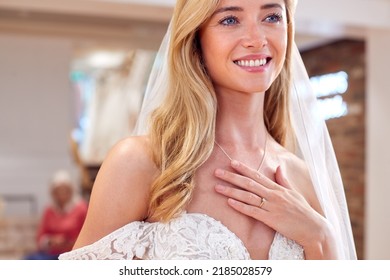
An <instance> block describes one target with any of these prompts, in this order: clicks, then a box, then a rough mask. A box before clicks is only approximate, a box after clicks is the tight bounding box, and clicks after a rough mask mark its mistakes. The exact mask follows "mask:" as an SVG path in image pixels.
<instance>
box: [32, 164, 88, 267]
mask: <svg viewBox="0 0 390 280" xmlns="http://www.w3.org/2000/svg"><path fill="white" fill-rule="evenodd" d="M50 194H51V199H52V203H51V204H50V205H48V206H47V207H46V209H45V211H44V212H43V216H42V220H41V221H40V224H39V228H38V232H37V243H38V244H37V245H38V250H37V252H34V253H32V254H30V255H28V256H26V258H25V259H27V260H56V259H58V256H59V255H60V254H61V253H63V252H67V251H69V250H70V249H72V247H73V245H74V243H75V241H76V238H77V236H78V235H79V232H80V230H81V227H82V225H83V223H84V220H85V217H86V214H87V203H86V202H85V201H84V200H83V199H79V198H78V197H77V196H76V195H75V189H74V185H73V183H72V180H71V177H70V175H69V173H68V172H66V171H64V170H60V171H57V172H56V173H55V174H54V176H53V179H52V181H51V183H50Z"/></svg>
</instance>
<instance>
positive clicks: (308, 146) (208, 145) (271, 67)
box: [60, 0, 356, 259]
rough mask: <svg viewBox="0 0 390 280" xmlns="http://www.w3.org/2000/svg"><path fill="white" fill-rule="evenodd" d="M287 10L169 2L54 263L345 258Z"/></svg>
mask: <svg viewBox="0 0 390 280" xmlns="http://www.w3.org/2000/svg"><path fill="white" fill-rule="evenodd" d="M295 4H296V3H295V1H294V0H207V1H195V0H178V1H177V3H176V7H175V11H174V15H173V19H172V22H171V25H170V27H169V30H168V33H167V36H166V38H165V41H164V42H163V45H162V47H161V49H160V53H159V57H158V60H157V62H156V65H155V67H154V70H153V72H152V75H151V78H150V81H149V87H148V89H147V93H146V97H145V100H144V105H143V109H142V111H141V115H140V119H139V121H138V129H137V133H136V134H137V135H138V136H133V137H130V138H128V139H125V140H123V141H121V142H120V143H118V144H117V145H116V146H115V147H113V149H112V150H111V152H110V153H109V155H108V156H107V158H106V159H105V161H104V163H103V165H102V167H101V169H100V171H99V174H98V176H97V179H96V182H95V185H94V187H93V192H92V195H91V201H90V206H89V210H88V215H87V218H86V221H85V223H84V226H83V229H82V231H81V233H80V235H79V237H78V240H77V242H76V244H75V247H74V248H73V251H71V252H68V253H65V254H63V255H61V256H60V259H339V258H342V259H351V258H352V259H353V258H356V256H355V249H354V244H353V239H352V234H351V229H350V222H349V217H348V213H347V208H346V203H345V197H344V194H343V189H342V183H341V179H340V176H339V171H338V167H337V163H336V161H335V157H334V153H333V149H332V147H331V144H330V140H329V136H328V134H327V130H326V127H325V125H324V122H323V121H322V120H320V119H319V117H318V116H316V115H313V114H314V113H315V110H314V109H313V108H315V102H314V101H313V100H314V97H313V96H312V95H311V94H310V90H308V89H309V88H308V87H306V83H307V76H305V72H304V71H303V72H301V71H302V70H304V68H303V65H302V64H294V65H293V63H299V62H300V60H299V59H300V57H299V53H298V52H297V50H296V49H295V45H294V43H293V42H294V38H293V13H294V10H295ZM292 85H293V86H292ZM149 116H150V117H149Z"/></svg>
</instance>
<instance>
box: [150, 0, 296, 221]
mask: <svg viewBox="0 0 390 280" xmlns="http://www.w3.org/2000/svg"><path fill="white" fill-rule="evenodd" d="M294 1H295V0H285V3H286V7H287V16H288V26H289V27H288V39H289V40H288V42H289V44H288V49H287V55H286V61H285V63H284V66H283V69H282V71H281V73H280V75H279V76H278V77H277V79H276V80H275V82H274V83H273V84H272V85H271V87H270V88H269V89H268V91H267V92H266V96H265V103H264V106H265V108H264V118H265V124H266V127H267V129H268V130H269V133H270V134H271V135H272V136H273V137H274V139H275V140H276V141H278V142H279V143H280V144H282V145H284V144H285V141H286V135H287V133H288V130H289V129H290V128H291V124H290V121H289V110H288V106H289V105H288V91H289V83H290V82H289V81H290V76H291V74H290V60H291V58H290V57H291V45H292V41H293V37H292V36H293V26H292V24H291V23H292V21H291V19H292V13H293V7H294V5H293V2H294ZM219 2H220V1H219V0H204V1H198V0H197V1H194V0H178V1H177V3H176V7H175V10H174V14H173V18H172V22H171V28H172V30H171V32H172V33H171V42H170V45H169V55H168V63H169V66H170V67H169V80H168V81H167V82H168V89H167V95H166V98H165V99H164V101H163V102H162V104H161V106H159V107H158V108H157V109H156V110H155V111H154V112H153V113H152V115H151V123H150V124H151V127H150V139H151V144H152V147H153V160H154V162H155V163H156V165H157V167H158V168H159V169H160V171H161V173H160V175H159V176H158V177H157V178H156V179H155V180H154V182H153V184H152V186H151V196H150V204H149V214H148V218H149V219H151V220H158V221H168V220H170V219H171V218H173V217H174V216H175V215H177V214H179V213H180V212H181V210H182V209H184V208H185V206H186V205H187V204H188V202H189V201H190V199H191V197H192V193H193V189H194V182H193V179H194V174H195V172H196V170H197V169H198V168H199V167H200V166H201V165H202V164H203V163H204V162H205V161H206V160H207V159H208V158H209V156H210V155H211V152H212V150H213V147H214V140H215V122H216V112H217V99H216V94H215V91H214V88H213V85H212V81H211V80H210V78H209V76H208V75H207V72H206V70H205V68H204V66H203V64H202V55H201V50H200V44H199V41H198V38H197V33H198V31H199V29H200V27H201V26H202V25H203V24H204V23H205V22H206V21H207V20H208V19H209V18H210V17H211V16H212V14H213V13H214V11H215V10H216V9H217V6H218V4H219Z"/></svg>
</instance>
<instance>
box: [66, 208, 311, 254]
mask: <svg viewBox="0 0 390 280" xmlns="http://www.w3.org/2000/svg"><path fill="white" fill-rule="evenodd" d="M134 258H138V259H143V260H180V259H182V260H190V259H192V260H240V259H241V260H249V259H250V255H249V253H248V250H247V249H246V248H245V246H244V243H243V242H242V241H241V240H240V239H239V238H238V237H237V236H236V235H235V234H234V233H233V232H231V231H230V230H229V229H228V228H227V227H226V226H224V225H223V224H222V223H221V222H219V221H217V220H215V219H213V218H211V217H210V216H207V215H205V214H199V213H182V214H181V215H180V216H179V217H177V218H174V219H172V220H171V221H169V222H168V223H159V222H156V223H148V222H138V221H137V222H131V223H129V224H127V225H125V226H123V227H121V228H119V229H118V230H116V231H114V232H112V233H110V234H109V235H107V236H105V237H103V238H102V239H100V240H98V241H96V242H95V243H93V244H91V245H88V246H85V247H82V248H79V249H76V250H73V251H71V252H67V253H64V254H62V255H60V257H59V259H60V260H76V259H77V260H80V259H82V260H95V259H98V260H132V259H134ZM269 259H273V260H276V259H283V260H286V259H293V260H297V259H304V252H303V248H302V247H301V246H300V245H298V244H297V243H295V242H294V241H292V240H289V239H287V238H286V237H284V236H282V235H281V234H279V233H276V234H275V237H274V240H273V242H272V245H271V248H270V252H269Z"/></svg>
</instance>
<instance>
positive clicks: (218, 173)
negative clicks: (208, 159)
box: [215, 169, 224, 176]
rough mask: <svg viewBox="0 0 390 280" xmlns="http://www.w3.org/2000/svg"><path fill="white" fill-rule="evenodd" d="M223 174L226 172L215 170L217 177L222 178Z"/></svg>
mask: <svg viewBox="0 0 390 280" xmlns="http://www.w3.org/2000/svg"><path fill="white" fill-rule="evenodd" d="M223 173H224V171H223V170H221V169H217V170H215V175H217V176H222V175H223Z"/></svg>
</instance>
